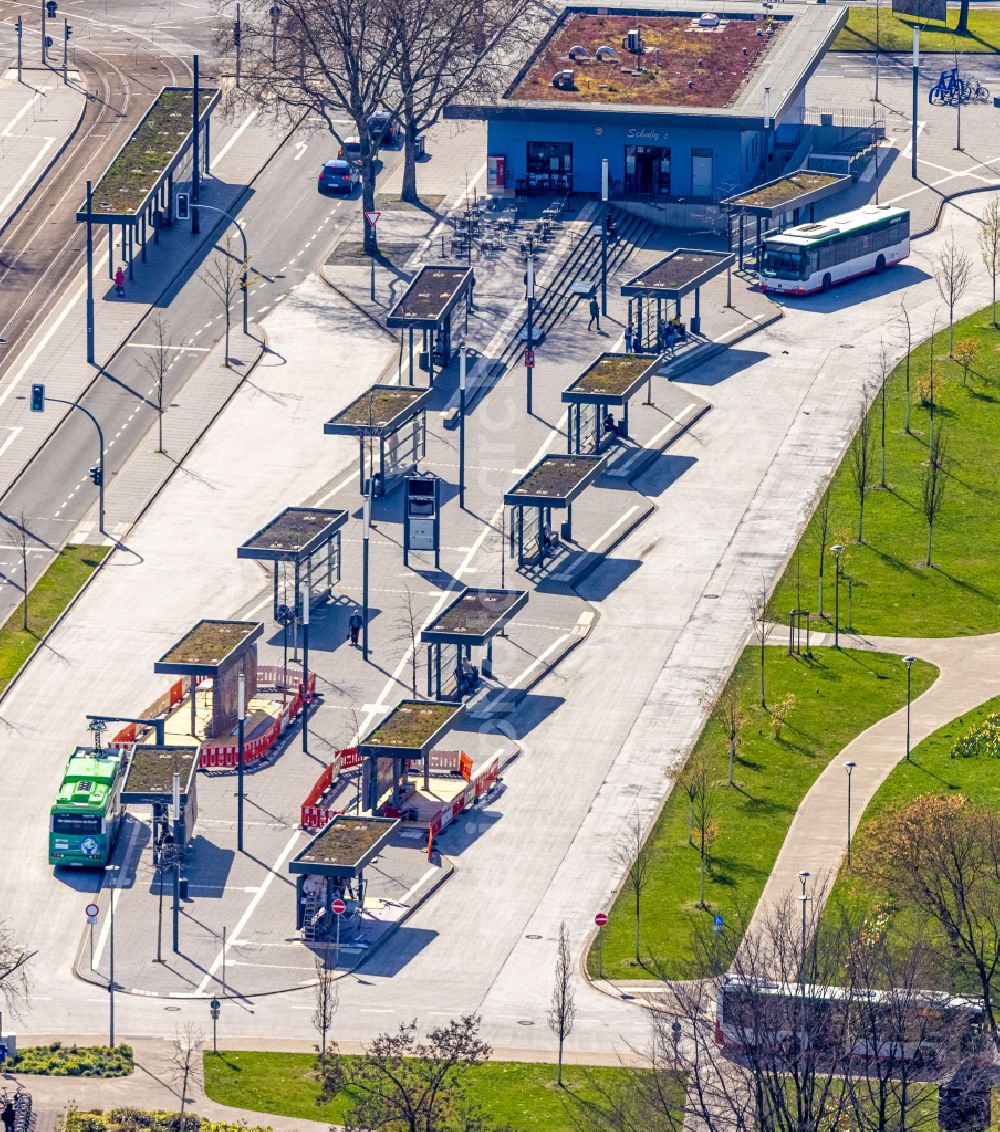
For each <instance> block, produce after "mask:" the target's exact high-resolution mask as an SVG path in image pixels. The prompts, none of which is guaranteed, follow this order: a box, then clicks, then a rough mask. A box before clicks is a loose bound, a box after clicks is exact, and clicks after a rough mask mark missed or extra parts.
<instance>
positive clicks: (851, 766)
mask: <svg viewBox="0 0 1000 1132" xmlns="http://www.w3.org/2000/svg"><path fill="white" fill-rule="evenodd" d="M857 765H858V764H857V763H856V762H855V761H854V760H853V759H851V761H850V762H846V763H844V770H846V771H847V867H848V868H850V867H851V774H852V773H853V771H854V768H855V767H856V766H857Z"/></svg>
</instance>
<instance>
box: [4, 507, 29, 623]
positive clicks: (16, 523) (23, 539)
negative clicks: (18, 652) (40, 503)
mask: <svg viewBox="0 0 1000 1132" xmlns="http://www.w3.org/2000/svg"><path fill="white" fill-rule="evenodd" d="M7 526H8V527H10V533H11V538H12V539H13V540H14V546H15V547H16V548H17V556H18V558H20V559H21V592H22V593H23V594H24V600H23V601H22V602H21V628H22V629H23V630H24V631H25V632H26V633H27V632H28V596H29V591H30V586H29V582H30V579H29V577H28V550H29V548H30V543H31V532H30V531H29V530H28V518H27V516H26V515H25V513H24V511H21V513H20V514H19V515H18V517H17V518H16V519H8V520H7Z"/></svg>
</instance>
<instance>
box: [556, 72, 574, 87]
mask: <svg viewBox="0 0 1000 1132" xmlns="http://www.w3.org/2000/svg"><path fill="white" fill-rule="evenodd" d="M575 76H576V72H575V71H571V70H566V71H556V73H555V74H554V75H553V76H552V85H553V86H554V87H556V88H557V89H558V90H572V89H573V80H574V78H575Z"/></svg>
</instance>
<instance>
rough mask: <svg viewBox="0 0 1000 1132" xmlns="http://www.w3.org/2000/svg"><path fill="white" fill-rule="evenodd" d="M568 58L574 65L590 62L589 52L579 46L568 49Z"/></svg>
mask: <svg viewBox="0 0 1000 1132" xmlns="http://www.w3.org/2000/svg"><path fill="white" fill-rule="evenodd" d="M569 57H570V59H571V60H572V61H573V62H574V63H589V62H590V52H589V51H588V50H587V49H586V47H581V46H580V45H579V44H577V45H576V47H571V48H570V49H569Z"/></svg>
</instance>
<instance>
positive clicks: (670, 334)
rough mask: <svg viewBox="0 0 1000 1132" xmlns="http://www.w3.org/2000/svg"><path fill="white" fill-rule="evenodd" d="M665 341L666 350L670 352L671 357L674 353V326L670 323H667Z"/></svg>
mask: <svg viewBox="0 0 1000 1132" xmlns="http://www.w3.org/2000/svg"><path fill="white" fill-rule="evenodd" d="M666 339H667V350H668V351H669V352H670V354H671V355H673V352H674V324H673V323H672V322H668V323H667V333H666Z"/></svg>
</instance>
